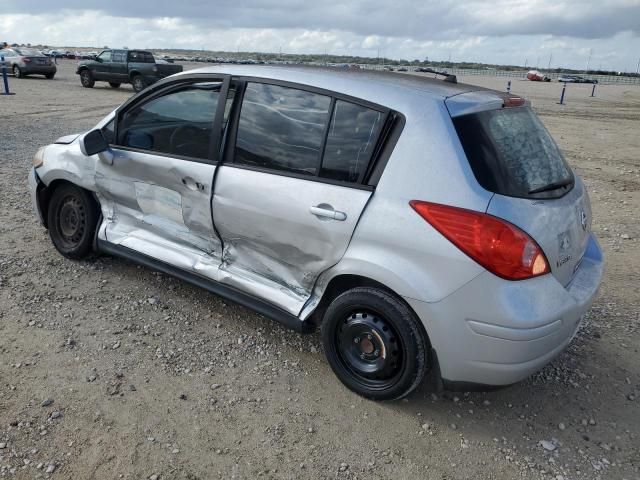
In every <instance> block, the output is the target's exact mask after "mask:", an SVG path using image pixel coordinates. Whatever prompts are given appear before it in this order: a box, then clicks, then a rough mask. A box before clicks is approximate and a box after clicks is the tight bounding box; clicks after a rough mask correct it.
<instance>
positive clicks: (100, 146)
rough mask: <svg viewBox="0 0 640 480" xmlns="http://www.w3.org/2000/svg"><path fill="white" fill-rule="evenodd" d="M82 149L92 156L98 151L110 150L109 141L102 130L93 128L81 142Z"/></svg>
mask: <svg viewBox="0 0 640 480" xmlns="http://www.w3.org/2000/svg"><path fill="white" fill-rule="evenodd" d="M80 150H81V151H82V153H83V154H84V155H86V156H87V157H90V156H91V155H95V154H96V153H100V152H106V151H107V150H109V143H108V142H107V140H106V139H105V138H104V136H103V135H102V131H100V130H91V131H90V132H89V133H87V134H86V135H85V136H84V138H83V139H82V141H81V142H80Z"/></svg>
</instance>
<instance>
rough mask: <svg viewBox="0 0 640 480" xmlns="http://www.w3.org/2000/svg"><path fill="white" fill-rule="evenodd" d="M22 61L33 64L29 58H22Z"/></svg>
mask: <svg viewBox="0 0 640 480" xmlns="http://www.w3.org/2000/svg"><path fill="white" fill-rule="evenodd" d="M20 60H21V61H22V63H29V62H31V59H30V58H27V57H20Z"/></svg>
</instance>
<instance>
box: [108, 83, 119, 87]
mask: <svg viewBox="0 0 640 480" xmlns="http://www.w3.org/2000/svg"><path fill="white" fill-rule="evenodd" d="M109 86H110V87H111V88H120V84H119V83H117V82H109Z"/></svg>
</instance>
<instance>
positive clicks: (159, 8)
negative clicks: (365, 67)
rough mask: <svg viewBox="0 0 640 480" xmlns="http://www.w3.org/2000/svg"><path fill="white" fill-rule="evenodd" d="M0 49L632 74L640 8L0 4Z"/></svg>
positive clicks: (448, 3)
mask: <svg viewBox="0 0 640 480" xmlns="http://www.w3.org/2000/svg"><path fill="white" fill-rule="evenodd" d="M0 41H7V42H10V43H31V44H44V45H50V46H76V47H96V48H101V47H103V46H109V47H112V48H121V47H124V46H127V47H129V48H185V49H205V50H214V51H238V50H239V51H259V52H269V53H277V52H280V51H282V52H283V53H314V54H323V53H325V52H326V53H329V54H335V55H360V56H367V57H377V56H378V55H380V56H383V57H387V58H393V59H408V60H413V59H420V60H424V59H426V58H428V59H429V60H448V59H451V60H452V61H457V62H460V61H469V62H482V63H495V64H514V65H527V66H529V67H539V68H541V69H546V68H547V67H548V66H549V65H550V66H551V67H552V68H557V67H566V68H576V69H586V68H587V65H589V68H591V69H595V68H601V69H606V70H616V71H633V72H635V71H636V68H637V66H638V61H639V58H640V0H600V1H596V0H489V1H487V0H437V1H431V0H421V1H416V0H413V1H409V0H369V1H364V0H322V1H318V0H315V1H314V0H307V1H300V0H233V1H224V2H220V1H218V0H180V1H175V0H174V1H165V0H136V1H131V0H126V1H125V0H99V1H95V0H1V1H0Z"/></svg>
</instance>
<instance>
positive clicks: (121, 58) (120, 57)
mask: <svg viewBox="0 0 640 480" xmlns="http://www.w3.org/2000/svg"><path fill="white" fill-rule="evenodd" d="M126 59H127V53H126V52H113V55H112V61H113V62H114V63H124V62H125V61H126Z"/></svg>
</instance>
